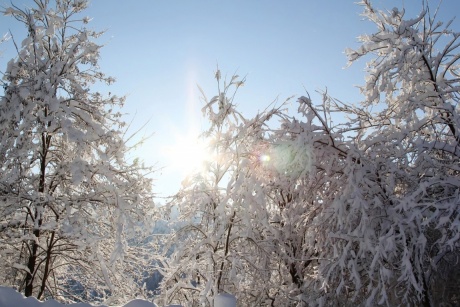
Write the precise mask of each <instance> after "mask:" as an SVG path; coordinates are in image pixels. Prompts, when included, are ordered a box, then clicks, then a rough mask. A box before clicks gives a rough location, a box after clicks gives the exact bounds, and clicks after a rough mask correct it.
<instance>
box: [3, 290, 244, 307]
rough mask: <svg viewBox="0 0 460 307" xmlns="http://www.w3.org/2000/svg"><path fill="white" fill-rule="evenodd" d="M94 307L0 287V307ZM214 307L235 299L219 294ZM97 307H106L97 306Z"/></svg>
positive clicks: (140, 303)
mask: <svg viewBox="0 0 460 307" xmlns="http://www.w3.org/2000/svg"><path fill="white" fill-rule="evenodd" d="M13 306H14V307H63V306H71V307H95V306H92V305H90V304H87V303H77V304H69V305H64V304H61V303H59V302H57V301H55V300H48V301H45V302H40V301H38V300H37V299H36V298H34V297H27V298H26V297H24V295H22V294H21V293H19V292H17V291H16V290H14V289H12V288H8V287H2V286H0V307H13ZM173 306H174V307H181V306H180V305H169V306H168V307H173ZM214 306H215V307H236V298H235V297H234V296H233V295H231V294H228V293H221V294H219V295H218V296H216V297H215V298H214ZM98 307H107V306H105V305H98ZM123 307H156V305H155V304H153V303H150V302H148V301H145V300H141V299H135V300H132V301H130V302H129V303H127V304H126V305H124V306H123Z"/></svg>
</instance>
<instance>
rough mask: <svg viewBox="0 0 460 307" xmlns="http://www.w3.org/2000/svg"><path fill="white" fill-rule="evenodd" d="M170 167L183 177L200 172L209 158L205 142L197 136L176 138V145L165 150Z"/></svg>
mask: <svg viewBox="0 0 460 307" xmlns="http://www.w3.org/2000/svg"><path fill="white" fill-rule="evenodd" d="M163 152H164V155H165V156H166V159H167V161H168V166H169V167H171V168H173V169H174V170H176V171H180V172H181V173H182V175H189V174H190V173H192V172H195V171H200V169H201V168H202V167H203V163H204V162H205V161H206V159H207V158H208V157H209V153H208V151H207V148H206V145H205V142H204V141H203V140H201V139H200V138H199V137H198V136H197V135H194V134H190V135H186V136H176V137H175V141H174V144H173V145H171V146H167V147H165V148H164V150H163Z"/></svg>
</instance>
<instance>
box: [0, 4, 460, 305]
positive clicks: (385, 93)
mask: <svg viewBox="0 0 460 307" xmlns="http://www.w3.org/2000/svg"><path fill="white" fill-rule="evenodd" d="M360 5H361V6H362V9H363V15H364V16H365V18H367V19H368V20H370V21H372V22H373V23H374V24H375V31H374V33H373V34H370V35H363V36H361V37H359V40H360V47H359V48H356V49H346V55H347V57H348V61H349V63H348V64H349V65H352V64H354V63H355V62H356V61H358V60H360V59H363V60H364V61H366V62H367V65H366V70H365V84H364V85H362V86H361V88H360V89H361V93H362V100H361V101H359V102H355V103H354V104H349V103H345V102H343V101H342V100H340V97H331V96H330V95H329V94H328V93H327V91H324V92H321V93H320V94H321V95H320V96H321V97H322V100H320V101H314V99H312V98H311V96H310V95H308V94H306V95H304V96H302V97H291V98H289V99H287V100H286V101H285V102H283V103H275V104H267V107H266V109H265V110H264V111H262V112H259V113H258V114H255V115H252V116H248V115H246V114H243V113H242V112H241V111H240V109H239V101H238V91H239V90H240V88H241V86H243V85H244V83H245V81H246V80H245V78H244V77H239V76H238V75H233V76H231V77H229V78H226V77H223V76H224V75H225V73H223V72H221V71H220V70H219V69H218V68H217V69H216V71H215V74H214V78H215V80H216V91H215V92H214V93H205V92H204V91H202V100H203V108H202V113H203V116H204V118H205V119H206V121H207V123H208V126H207V127H208V128H207V129H206V130H205V131H203V133H202V135H201V137H200V141H201V142H202V143H203V144H204V147H205V149H206V154H203V155H205V156H203V160H204V161H203V163H202V165H201V167H200V168H199V169H196V171H195V172H193V173H192V174H189V175H188V176H187V177H186V178H184V180H183V183H182V188H181V189H180V190H179V191H177V193H176V194H175V195H174V196H173V197H171V198H170V199H168V202H167V203H166V204H163V205H161V206H160V205H158V204H155V202H154V196H155V194H154V193H155V191H154V187H153V185H152V180H151V179H150V178H152V177H151V173H152V172H154V168H152V167H150V166H147V165H144V164H143V162H142V161H139V160H138V159H134V160H132V159H128V154H129V152H130V151H132V150H134V149H135V147H136V146H137V144H136V145H134V146H133V145H128V144H130V143H129V136H128V135H129V134H127V125H126V123H125V122H124V121H123V118H122V115H121V114H122V110H123V104H124V102H125V100H124V97H121V96H116V95H113V94H112V93H110V85H111V84H112V83H113V82H114V78H112V77H111V76H107V75H105V74H104V73H103V72H102V71H101V70H100V68H99V65H98V61H99V57H100V53H99V52H100V49H101V47H102V46H101V45H99V44H98V39H99V37H100V36H101V35H103V33H102V32H96V31H94V30H90V29H89V26H88V25H87V24H88V23H89V22H90V20H89V19H88V18H85V17H83V16H84V14H83V12H84V11H85V9H86V8H87V6H88V2H87V1H85V0H34V6H33V7H27V8H26V7H24V8H23V7H20V6H16V5H15V4H14V3H13V4H11V6H10V7H7V8H4V9H3V13H4V14H5V15H7V16H10V17H12V20H13V21H14V22H19V23H22V24H23V25H24V27H25V29H27V36H26V37H24V38H21V40H18V38H17V37H14V38H12V37H9V36H8V35H6V36H4V40H8V39H10V40H14V45H15V46H16V50H17V55H16V56H15V57H14V58H13V59H7V60H6V64H5V65H3V68H2V69H1V71H2V80H1V82H2V87H3V93H2V94H1V97H0V99H1V100H0V168H1V169H0V247H1V248H0V285H1V286H4V287H2V288H0V290H1V292H0V294H1V293H9V294H8V295H10V296H11V298H12V299H15V300H21V301H22V300H24V299H23V297H22V296H20V297H19V296H18V295H19V294H17V293H16V292H14V290H13V289H15V290H17V292H19V293H21V294H22V295H24V296H25V297H35V298H36V299H38V300H41V301H49V300H55V301H58V302H60V303H63V304H69V303H81V306H84V305H83V303H90V304H92V305H98V304H104V305H106V306H114V305H117V306H122V305H123V304H127V305H126V306H130V304H132V306H142V304H143V303H142V302H141V301H136V302H135V303H128V302H129V301H131V300H133V299H144V300H145V301H144V302H145V304H147V302H154V303H155V304H156V305H158V306H168V305H170V306H173V305H181V306H209V307H219V306H223V305H219V304H220V303H219V300H220V301H222V302H223V301H224V299H223V298H225V301H226V302H230V301H232V300H233V299H234V298H236V300H237V305H238V306H378V305H382V306H454V305H459V304H460V296H459V294H458V293H460V282H459V280H460V267H459V266H458V261H459V256H460V206H459V205H460V160H459V159H460V116H459V111H460V108H459V106H458V102H459V99H460V52H459V50H460V49H459V47H460V40H459V37H460V33H457V32H455V31H453V30H451V21H449V20H438V18H437V14H436V12H437V11H436V7H430V5H429V4H424V6H423V10H421V11H420V12H419V14H418V15H416V16H406V14H405V11H404V9H402V8H401V9H398V8H392V9H388V10H380V9H377V8H375V7H374V6H373V5H372V3H371V1H370V0H363V1H362V2H360ZM344 47H345V46H344ZM96 85H97V88H100V87H101V85H105V86H106V87H107V92H98V91H95V90H94V88H95V87H96ZM292 106H295V107H294V109H295V110H296V112H292V109H290V108H292ZM293 113H295V115H293ZM157 133H161V131H157ZM153 176H155V174H153ZM158 180H161V177H159V178H158ZM6 287H7V288H6ZM11 288H13V289H11ZM219 295H220V296H219ZM30 302H33V303H34V304H38V303H36V300H30ZM0 303H4V304H8V302H6V301H2V300H1V298H0ZM50 304H51V303H50ZM53 304H57V303H56V302H54V301H53ZM135 304H137V305H135ZM148 304H149V305H151V303H148ZM5 306H7V305H5ZM31 306H32V305H31ZM34 306H35V305H34ZM50 306H51V305H50ZM53 306H54V305H53ZM77 306H78V305H77ZM145 306H147V305H145Z"/></svg>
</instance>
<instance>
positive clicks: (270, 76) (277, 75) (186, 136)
mask: <svg viewBox="0 0 460 307" xmlns="http://www.w3.org/2000/svg"><path fill="white" fill-rule="evenodd" d="M354 2H355V1H343V0H333V1H305V0H293V1H279V0H277V1H275V0H264V1H260V0H259V1H243V0H236V1H226V2H222V1H202V0H194V1H185V0H182V1H151V0H138V1H117V2H115V1H107V0H93V1H92V2H91V4H90V7H89V9H88V10H86V11H85V14H87V15H88V16H89V17H91V18H92V21H91V22H90V23H89V25H88V26H89V27H91V28H93V29H96V30H106V33H105V35H103V36H102V37H101V38H100V41H99V42H100V43H102V44H104V48H103V49H102V51H101V61H100V66H101V71H103V72H105V73H107V74H108V75H112V76H113V77H115V78H116V79H117V82H116V83H115V84H114V85H113V86H111V87H104V88H100V89H98V90H101V91H103V92H109V91H110V92H112V93H116V94H118V95H127V100H126V104H125V108H124V110H123V113H126V115H125V120H126V121H127V122H132V125H131V129H132V131H136V130H137V129H139V128H140V127H142V126H143V125H144V124H146V123H147V124H146V125H145V128H143V130H142V131H141V133H140V136H143V135H150V134H153V136H152V137H151V138H150V139H149V140H147V141H146V142H145V143H144V146H142V147H141V148H140V149H138V150H137V151H136V152H135V153H134V155H136V156H139V157H140V158H141V159H143V160H144V161H145V163H146V164H148V165H156V167H157V168H158V169H159V171H158V172H156V173H154V174H153V175H152V176H153V177H154V178H155V191H156V193H157V195H159V196H166V195H170V194H173V193H175V192H176V191H177V190H178V189H179V187H180V182H181V180H182V178H181V176H182V175H183V173H184V171H188V170H190V169H191V168H193V167H194V166H195V164H196V163H199V162H198V160H200V157H199V156H200V155H202V153H200V150H198V149H197V148H195V147H194V145H193V144H194V142H195V141H194V137H195V136H196V135H195V132H196V131H198V132H199V131H200V130H202V129H204V128H205V127H206V126H207V123H206V121H205V120H204V119H202V117H201V108H202V107H203V105H202V102H201V100H200V92H199V90H198V89H197V85H198V84H199V85H200V86H201V87H202V88H203V90H204V91H205V93H206V95H207V96H208V98H210V97H212V96H214V95H215V94H216V93H217V87H216V84H215V79H214V78H213V77H214V73H215V69H216V67H217V65H219V68H220V70H221V71H222V77H223V78H224V77H225V75H227V77H228V78H229V77H230V76H231V75H232V74H233V73H234V72H237V73H238V74H239V75H240V76H246V85H245V87H243V88H241V89H240V90H239V92H238V94H237V96H236V98H235V102H236V103H237V104H238V105H239V109H240V110H241V111H242V112H243V113H244V114H245V116H246V117H251V116H253V115H255V113H256V112H257V111H258V110H263V109H264V108H265V107H266V106H267V105H268V104H269V103H271V102H272V101H273V100H275V99H277V98H278V99H279V100H280V101H283V100H284V99H285V98H287V97H290V96H292V95H296V96H297V97H298V96H300V95H304V94H305V91H306V90H307V91H308V92H309V93H310V94H311V96H312V98H313V100H314V102H315V103H320V102H321V101H320V98H319V97H318V95H315V91H316V90H324V89H326V88H327V90H328V92H329V93H330V94H331V95H332V96H334V97H336V98H339V99H341V100H343V101H345V102H357V101H359V100H360V99H361V96H360V93H359V89H357V88H356V85H361V84H363V83H364V73H363V69H364V67H365V63H364V61H362V62H359V63H358V64H357V65H353V66H351V67H350V68H347V69H344V67H345V66H346V65H347V59H346V57H345V54H344V52H343V51H344V50H345V48H347V47H350V48H354V47H357V46H358V43H357V37H358V36H359V35H362V34H370V33H372V32H374V31H375V27H374V25H373V24H372V23H370V22H368V21H364V20H363V18H362V16H360V13H361V11H362V8H361V7H360V6H359V5H356V4H355V3H354ZM373 2H374V3H375V5H376V6H377V7H381V8H385V9H392V8H393V7H395V6H396V7H402V5H403V3H404V5H405V6H406V8H407V15H408V16H411V17H412V16H415V14H416V13H417V12H419V11H420V9H421V1H402V0H391V1H382V0H380V1H373ZM432 2H433V7H435V6H436V5H437V4H438V1H432ZM14 3H15V5H17V6H18V7H23V6H24V5H28V6H31V3H32V1H31V0H20V1H14ZM7 5H9V1H3V6H7ZM459 8H460V6H459V4H458V0H444V1H443V3H442V6H441V10H440V13H439V15H440V16H439V18H440V20H448V19H451V18H452V17H453V16H454V15H455V14H457V13H458V9H459ZM453 28H454V29H458V28H459V23H458V20H455V21H454V23H453ZM0 31H2V32H3V33H6V32H8V31H11V33H12V34H13V38H14V39H15V40H17V41H19V42H20V41H21V40H22V38H23V37H24V34H25V29H24V28H23V26H22V25H21V24H20V23H18V22H17V21H15V20H14V19H13V18H9V17H4V16H2V17H1V18H0ZM3 33H2V35H3ZM0 50H1V51H2V52H3V54H2V58H1V59H0V60H1V67H2V68H1V69H0V70H2V71H4V69H5V67H6V64H7V62H8V61H9V59H11V58H12V57H14V56H15V52H16V51H15V48H14V45H13V44H12V42H11V41H10V42H7V43H6V44H3V45H1V46H0ZM293 101H294V102H295V99H294V100H293ZM295 109H296V107H295V104H293V110H295ZM191 131H193V133H191ZM165 153H167V154H165Z"/></svg>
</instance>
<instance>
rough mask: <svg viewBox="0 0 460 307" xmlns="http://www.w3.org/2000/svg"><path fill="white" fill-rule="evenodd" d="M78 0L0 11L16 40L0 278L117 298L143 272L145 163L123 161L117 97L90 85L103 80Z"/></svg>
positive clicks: (5, 100) (3, 105) (7, 76)
mask: <svg viewBox="0 0 460 307" xmlns="http://www.w3.org/2000/svg"><path fill="white" fill-rule="evenodd" d="M87 5H88V2H87V1H84V0H56V1H52V0H34V7H31V8H28V9H20V8H18V7H15V6H12V7H10V8H6V9H5V10H4V13H5V14H6V15H10V16H13V17H14V18H15V19H16V20H18V21H19V22H22V23H23V24H24V25H25V27H26V29H27V37H26V38H25V39H24V40H23V41H22V42H21V43H20V44H19V43H18V42H17V41H16V40H15V38H14V37H13V40H14V42H15V46H16V48H17V56H16V57H15V58H14V59H12V60H11V61H9V62H8V65H7V68H6V71H5V72H4V73H3V80H2V86H3V89H4V93H3V96H2V97H1V100H0V245H1V246H2V249H1V250H0V276H1V277H0V279H1V280H2V283H3V284H4V285H9V286H13V287H15V288H17V289H19V291H21V292H23V293H24V294H25V295H26V296H32V295H33V296H36V297H37V298H39V299H40V298H42V299H43V298H46V297H53V298H57V299H61V300H69V301H70V300H73V299H83V300H89V299H91V300H95V299H104V298H105V297H108V296H112V297H113V298H114V299H120V300H123V296H124V295H126V294H127V293H129V294H130V295H131V296H132V295H134V294H135V291H137V290H136V287H137V284H138V283H139V280H140V279H141V276H142V275H141V274H142V270H148V264H145V263H143V262H144V261H146V260H147V259H146V258H145V257H144V256H145V255H143V254H142V252H143V250H142V248H141V246H140V243H141V241H140V240H138V239H136V238H138V236H139V235H140V234H142V233H144V231H149V229H152V228H151V227H150V226H149V224H150V222H151V221H153V219H152V215H153V214H154V207H153V203H152V196H153V195H152V192H151V182H150V180H149V179H148V178H147V177H146V174H147V173H148V172H149V171H150V169H149V168H146V167H144V166H143V165H142V164H141V163H139V162H138V161H137V160H134V162H130V161H129V159H127V155H126V154H127V152H128V151H129V149H130V147H129V146H127V144H126V140H124V137H125V131H126V127H125V124H124V122H123V121H122V119H121V115H120V113H119V112H118V111H117V109H118V108H119V107H121V106H122V105H123V100H124V99H123V98H122V97H117V96H114V95H111V94H110V93H109V95H103V94H101V93H99V92H92V91H91V89H90V88H91V86H93V85H98V86H100V85H102V84H104V83H107V84H111V83H112V82H114V79H113V78H111V77H109V76H106V75H105V74H103V73H102V72H101V71H100V70H99V67H98V59H99V51H100V48H101V46H100V45H98V44H96V43H95V39H97V38H98V37H99V36H100V35H101V34H102V33H98V32H94V31H91V30H89V29H87V28H85V27H84V25H85V24H86V23H88V21H89V19H88V18H87V17H81V12H82V11H83V10H84V9H85V8H86V7H87ZM136 245H139V246H136ZM136 275H137V276H136Z"/></svg>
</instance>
